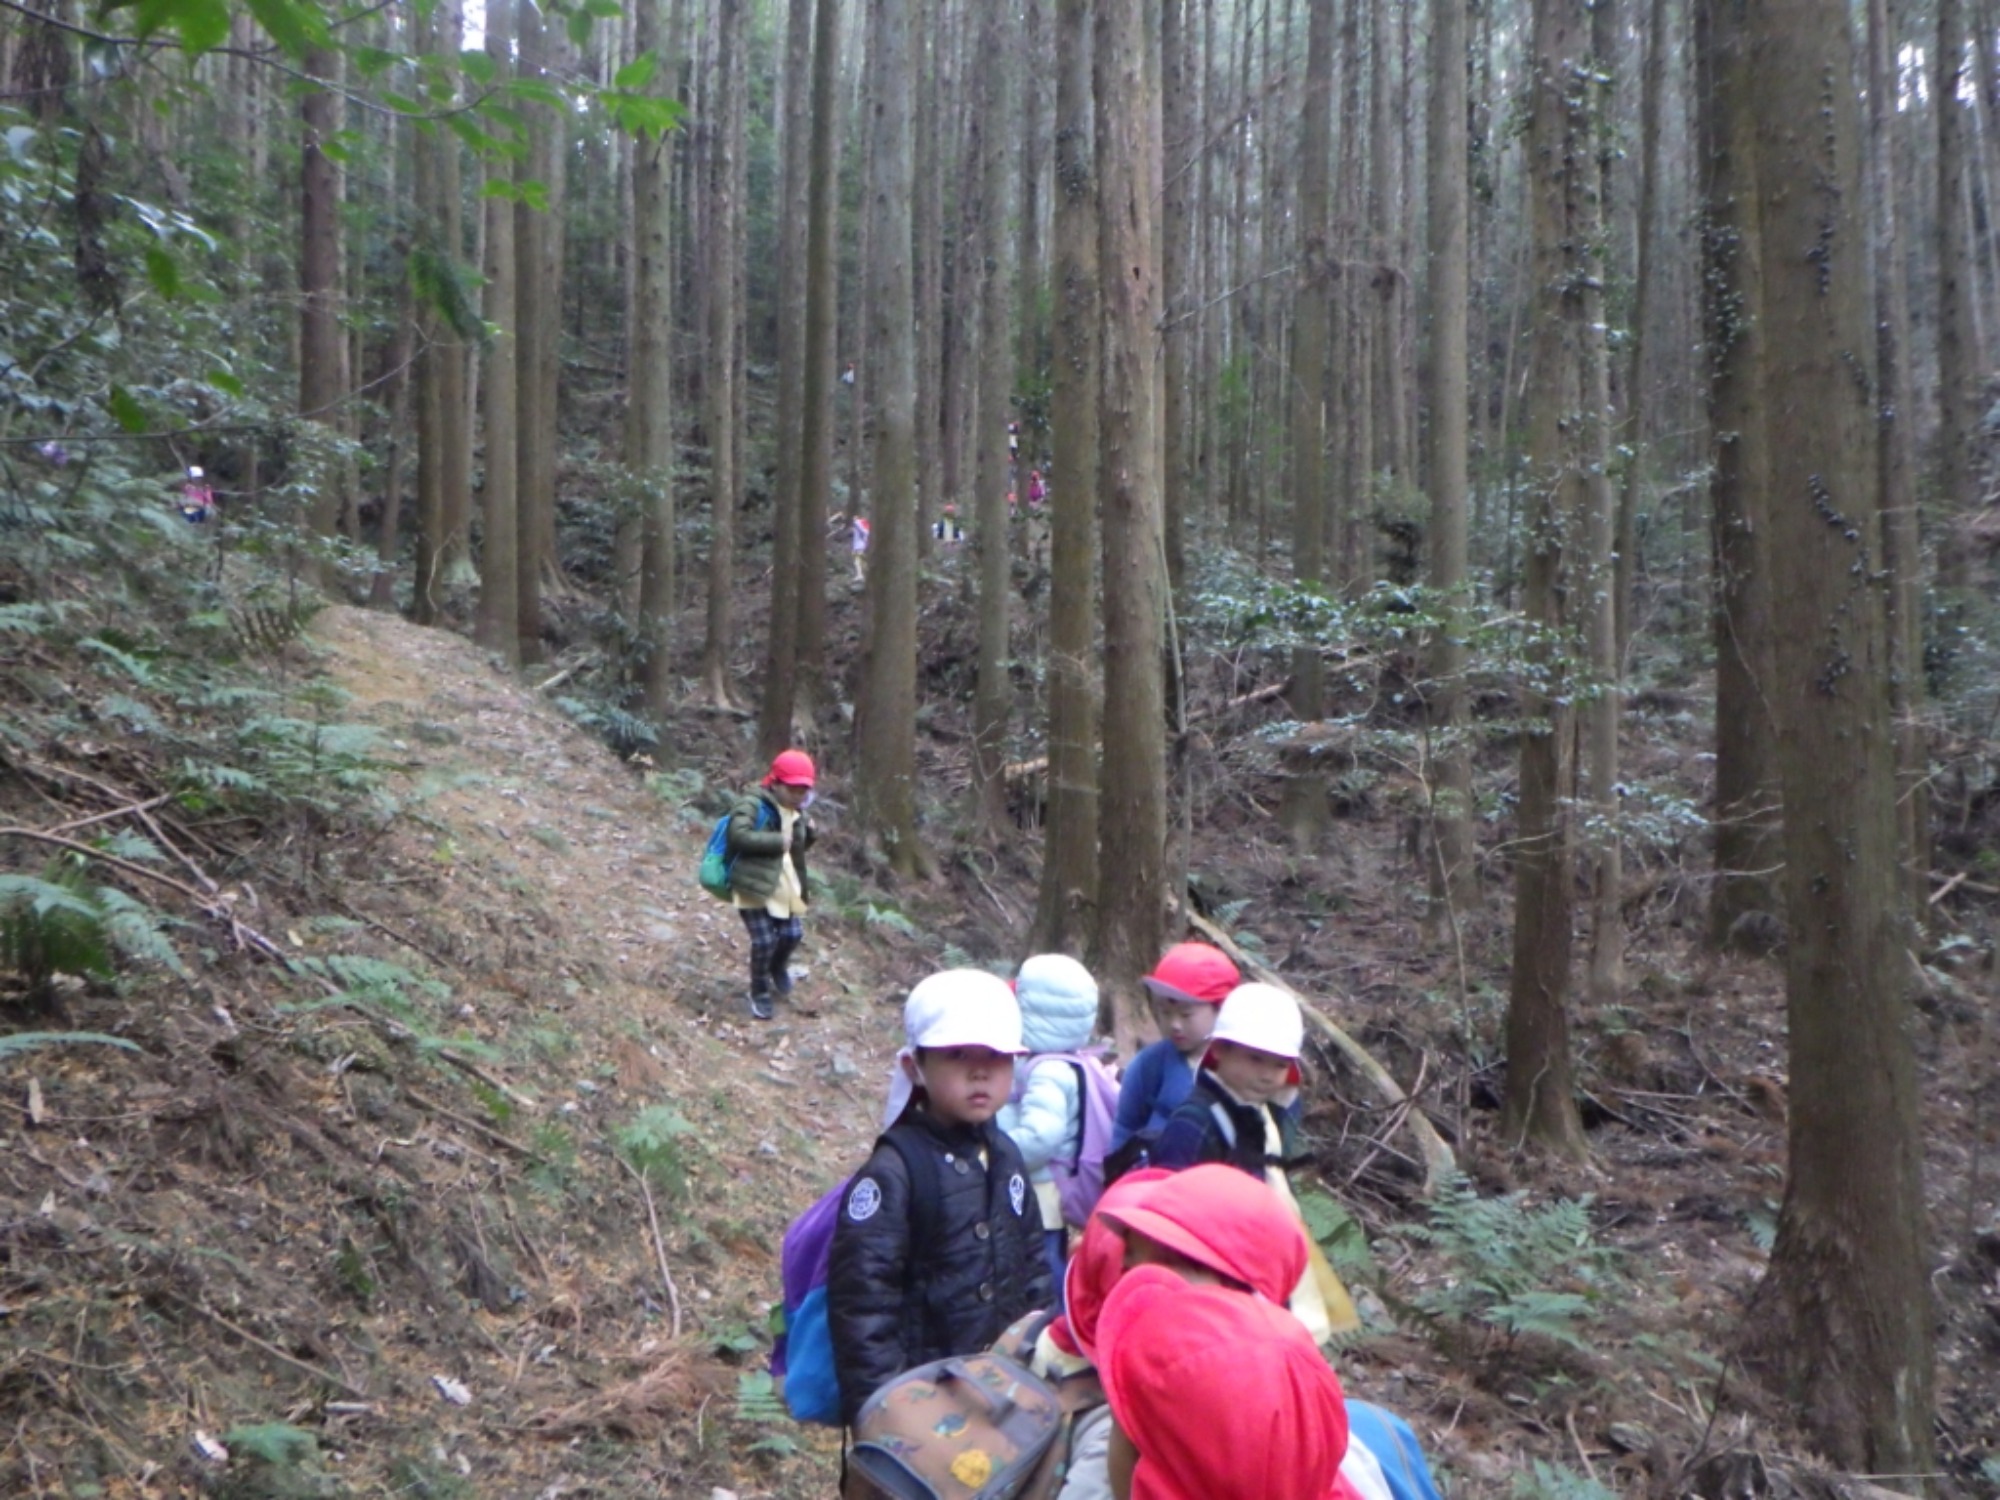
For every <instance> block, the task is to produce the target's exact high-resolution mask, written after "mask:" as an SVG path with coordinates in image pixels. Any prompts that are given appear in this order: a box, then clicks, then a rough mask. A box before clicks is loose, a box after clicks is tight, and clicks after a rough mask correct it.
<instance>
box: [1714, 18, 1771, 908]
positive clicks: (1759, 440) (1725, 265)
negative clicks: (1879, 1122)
mask: <svg viewBox="0 0 2000 1500" xmlns="http://www.w3.org/2000/svg"><path fill="white" fill-rule="evenodd" d="M1720 3H1721V0H1697V4H1696V19H1697V22H1698V24H1699V25H1700V26H1701V27H1702V28H1703V32H1702V35H1701V36H1699V37H1697V39H1696V45H1695V55H1696V58H1697V61H1698V65H1699V67H1700V69H1701V81H1700V87H1699V93H1700V105H1699V113H1700V136H1701V141H1700V146H1699V152H1698V155H1699V158H1700V164H1701V172H1702V199H1703V214H1704V223H1703V241H1704V247H1705V249H1704V257H1703V277H1702V280H1703V285H1704V287H1705V288H1706V293H1707V295H1706V297H1705V306H1704V314H1705V316H1704V322H1705V332H1704V339H1705V342H1706V344H1707V348H1708V358H1709V378H1708V405H1709V428H1710V439H1711V442H1712V444H1713V446H1714V464H1713V468H1712V470H1711V478H1710V505H1711V522H1710V524H1711V526H1712V528H1713V535H1714V553H1715V584H1714V590H1715V592H1714V601H1713V607H1714V611H1715V614H1714V632H1715V819H1714V826H1715V881H1714V884H1713V885H1712V886H1711V888H1710V893H1709V909H1708V920H1709V938H1710V941H1711V942H1714V943H1716V944H1718V945H1720V944H1726V943H1742V944H1746V945H1748V946H1753V947H1759V948H1768V947H1769V946H1770V943H1771V941H1772V940H1773V938H1772V935H1773V930H1774V929H1775V926H1776V917H1775V913H1776V912H1777V910H1778V897H1777V883H1776V879H1775V877H1776V875H1777V871H1778V868H1779V864H1780V862H1781V861H1782V859H1783V858H1784V855H1783V852H1782V850H1781V849H1780V848H1779V832H1778V780H1777V766H1776V764H1775V753H1776V744H1775V730H1774V728H1773V726H1772V723H1771V711H1770V704H1769V696H1768V694H1769V689H1770V686H1771V668H1770V655H1769V650H1770V641H1771V625H1770V619H1769V610H1770V599H1769V594H1768V592H1767V590H1766V588H1765V578H1766V570H1767V568H1768V566H1769V563H1768V560H1767V558H1766V557H1765V555H1764V554H1765V546H1766V544H1765V542H1764V539H1763V537H1762V535H1761V533H1760V532H1759V531H1758V530H1757V529H1756V527H1755V526H1753V524H1752V521H1751V518H1752V517H1753V516H1754V515H1756V514H1757V513H1758V512H1759V511H1761V510H1762V509H1764V508H1765V502H1764V497H1763V492H1764V487H1765V486H1766V485H1767V484H1768V483H1769V482H1770V454H1769V443H1770V437H1769V434H1768V431H1767V423H1766V402H1765V393H1764V388H1763V385H1762V382H1761V377H1760V374H1759V368H1758V367H1759V349H1760V347H1761V344H1762V340H1763V255H1762V247H1761V242H1760V238H1759V237H1760V233H1761V231H1760V229H1759V227H1758V220H1757V215H1756V212H1755V204H1756V197H1757V181H1756V177H1755V161H1754V159H1753V157H1752V155H1751V153H1750V125H1749V122H1748V119H1747V116H1746V115H1745V113H1744V111H1745V110H1746V109H1747V107H1748V105H1747V101H1748V99H1749V98H1750V97H1751V95H1750V90H1751V87H1752V85H1751V84H1750V82H1749V80H1748V79H1747V78H1745V77H1743V76H1739V75H1741V74H1742V73H1743V72H1744V70H1747V69H1748V68H1749V66H1750V63H1749V60H1748V58H1747V57H1745V56H1744V55H1743V54H1742V52H1741V50H1740V48H1739V47H1738V46H1736V45H1735V44H1734V42H1733V38H1734V35H1735V34H1734V32H1733V31H1731V32H1727V33H1726V38H1728V39H1732V41H1731V45H1730V46H1728V47H1724V46H1723V45H1722V40H1721V39H1718V38H1717V37H1716V36H1715V35H1714V33H1715V30H1716V28H1717V27H1718V25H1719V24H1720V23H1719V22H1718V20H1717V14H1716V12H1717V7H1718V5H1719V4H1720Z"/></svg>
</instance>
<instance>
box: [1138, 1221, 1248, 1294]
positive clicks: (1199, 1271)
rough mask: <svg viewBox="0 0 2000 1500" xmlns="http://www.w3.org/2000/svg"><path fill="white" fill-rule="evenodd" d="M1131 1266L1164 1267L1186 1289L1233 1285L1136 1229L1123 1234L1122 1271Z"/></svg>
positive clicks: (1224, 1277) (1233, 1283)
mask: <svg viewBox="0 0 2000 1500" xmlns="http://www.w3.org/2000/svg"><path fill="white" fill-rule="evenodd" d="M1135 1266H1165V1267H1166V1268H1167V1269H1168V1270H1169V1271H1172V1272H1173V1273H1174V1274H1175V1275H1176V1276H1178V1277H1180V1279H1181V1280H1182V1281H1185V1282H1187V1283H1188V1284H1189V1285H1190V1286H1235V1285H1236V1283H1235V1282H1233V1281H1231V1280H1230V1279H1229V1278H1228V1277H1226V1276H1223V1275H1221V1274H1220V1273H1219V1272H1216V1271H1214V1270H1211V1269H1210V1268H1209V1267H1207V1266H1205V1265H1203V1264H1202V1263H1201V1262H1200V1261H1198V1260H1190V1259H1188V1257H1187V1256H1185V1255H1183V1254H1181V1252H1180V1251H1178V1250H1175V1249H1173V1248H1172V1247H1171V1246H1168V1245H1163V1244H1161V1243H1160V1242H1159V1241H1158V1240H1155V1239H1149V1238H1148V1237H1147V1236H1145V1235H1143V1234H1141V1233H1139V1231H1138V1230H1136V1229H1128V1230H1126V1231H1125V1269H1126V1270H1128V1271H1130V1270H1132V1269H1133V1268H1134V1267H1135Z"/></svg>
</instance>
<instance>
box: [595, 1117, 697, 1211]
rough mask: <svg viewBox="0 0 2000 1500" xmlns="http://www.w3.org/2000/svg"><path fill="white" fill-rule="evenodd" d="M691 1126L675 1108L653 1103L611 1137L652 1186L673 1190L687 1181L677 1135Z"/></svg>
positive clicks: (691, 1128) (684, 1132) (686, 1133)
mask: <svg viewBox="0 0 2000 1500" xmlns="http://www.w3.org/2000/svg"><path fill="white" fill-rule="evenodd" d="M693 1129H694V1127H693V1126H692V1125H690V1124H689V1123H688V1122H687V1120H686V1118H685V1117H683V1116H682V1114H681V1112H680V1111H679V1110H677V1109H674V1108H673V1107H672V1106H670V1105H665V1104H653V1105H649V1106H647V1107H646V1108H645V1109H642V1110H640V1111H639V1113H638V1114H637V1115H636V1116H634V1117H633V1119H632V1121H631V1123H630V1124H627V1125H621V1126H620V1127H619V1128H618V1129H617V1130H615V1131H613V1132H612V1141H613V1143H614V1144H615V1145H616V1146H617V1147H618V1154H619V1155H620V1156H622V1157H624V1158H625V1160H626V1161H627V1162H629V1163H630V1164H631V1166H632V1168H633V1170H635V1171H637V1172H641V1173H643V1174H644V1175H645V1177H646V1179H647V1180H648V1181H649V1182H651V1183H652V1184H653V1186H654V1187H657V1188H660V1189H662V1190H664V1191H665V1192H667V1193H669V1194H677V1193H679V1192H680V1191H681V1189H682V1187H684V1186H685V1185H686V1182H687V1163H686V1162H685V1161H684V1160H683V1158H682V1153H681V1144H680V1143H681V1137H683V1136H685V1135H688V1134H689V1133H690V1132H692V1131H693Z"/></svg>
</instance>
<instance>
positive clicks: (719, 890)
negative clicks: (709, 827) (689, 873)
mask: <svg viewBox="0 0 2000 1500" xmlns="http://www.w3.org/2000/svg"><path fill="white" fill-rule="evenodd" d="M770 810H771V805H770V804H769V803H768V802H766V801H764V800H763V799H762V798H759V799H758V801H757V821H756V823H755V824H754V825H753V826H754V827H756V828H760V829H761V828H763V827H764V826H765V824H764V814H766V813H767V812H770ZM731 816H732V814H731V813H724V814H723V815H722V816H721V817H719V818H717V819H716V820H715V831H714V832H713V833H711V834H709V836H708V844H707V847H705V848H704V849H703V850H702V851H701V870H700V872H699V873H698V874H697V875H696V877H695V878H696V879H697V880H699V881H700V882H701V888H702V889H703V890H705V891H707V892H708V893H709V895H711V896H713V897H715V899H716V900H718V901H727V900H728V899H729V898H730V895H731V892H732V891H733V889H734V885H733V882H734V881H735V878H736V856H735V855H733V854H731V853H730V852H729V819H730V818H731Z"/></svg>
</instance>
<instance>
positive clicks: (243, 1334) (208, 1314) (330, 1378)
mask: <svg viewBox="0 0 2000 1500" xmlns="http://www.w3.org/2000/svg"><path fill="white" fill-rule="evenodd" d="M165 1295H166V1296H168V1297H170V1298H172V1299H173V1300H174V1301H175V1302H178V1303H179V1304H180V1305H181V1306H182V1307H185V1308H186V1309H187V1310H188V1311H189V1312H195V1313H200V1314H201V1315H202V1316H203V1317H204V1318H207V1319H208V1320H209V1322H211V1323H213V1324H215V1325H216V1327H218V1328H222V1329H225V1330H227V1331H228V1332H230V1333H233V1334H235V1335H236V1336H237V1337H238V1338H239V1339H241V1340H243V1342H244V1343H246V1344H250V1345H253V1346H254V1347H256V1348H258V1349H262V1350H263V1351H264V1352H265V1353H266V1354H268V1355H270V1356H271V1358H273V1359H275V1360H278V1361H279V1362H280V1363H283V1364H287V1365H290V1366H291V1367H292V1368H293V1369H294V1370H297V1371H298V1372H299V1373H300V1374H302V1375H310V1376H312V1378H313V1379H315V1380H323V1381H325V1382H326V1383H327V1384H328V1385H330V1386H333V1387H335V1388H336V1389H339V1390H343V1391H345V1392H347V1394H348V1395H350V1396H352V1397H354V1398H355V1399H356V1400H357V1401H366V1400H367V1399H368V1393H367V1392H366V1391H364V1390H363V1389H361V1387H360V1386H358V1385H355V1384H353V1383H352V1382H350V1381H348V1380H347V1379H346V1378H344V1377H343V1376H339V1375H329V1374H328V1373H327V1372H326V1371H325V1370H322V1369H321V1368H320V1367H319V1366H318V1365H309V1364H307V1363H306V1362H305V1361H304V1360H302V1359H298V1358H296V1357H294V1356H293V1355H290V1354H287V1353H285V1351H284V1350H282V1349H280V1348H279V1347H278V1346H277V1345H276V1344H273V1343H270V1342H268V1341H267V1340H265V1339H260V1338H258V1337H257V1335H256V1334H254V1333H252V1332H251V1331H250V1330H249V1329H247V1328H243V1327H239V1326H238V1325H237V1324H235V1323H232V1322H230V1321H229V1319H227V1318H225V1317H223V1315H222V1314H221V1313H219V1312H217V1311H216V1310H215V1309H214V1308H212V1307H205V1306H203V1305H202V1304H201V1303H199V1302H195V1301H193V1300H191V1299H190V1298H187V1297H183V1296H181V1295H180V1294H179V1293H178V1292H167V1293H166V1294H165Z"/></svg>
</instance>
